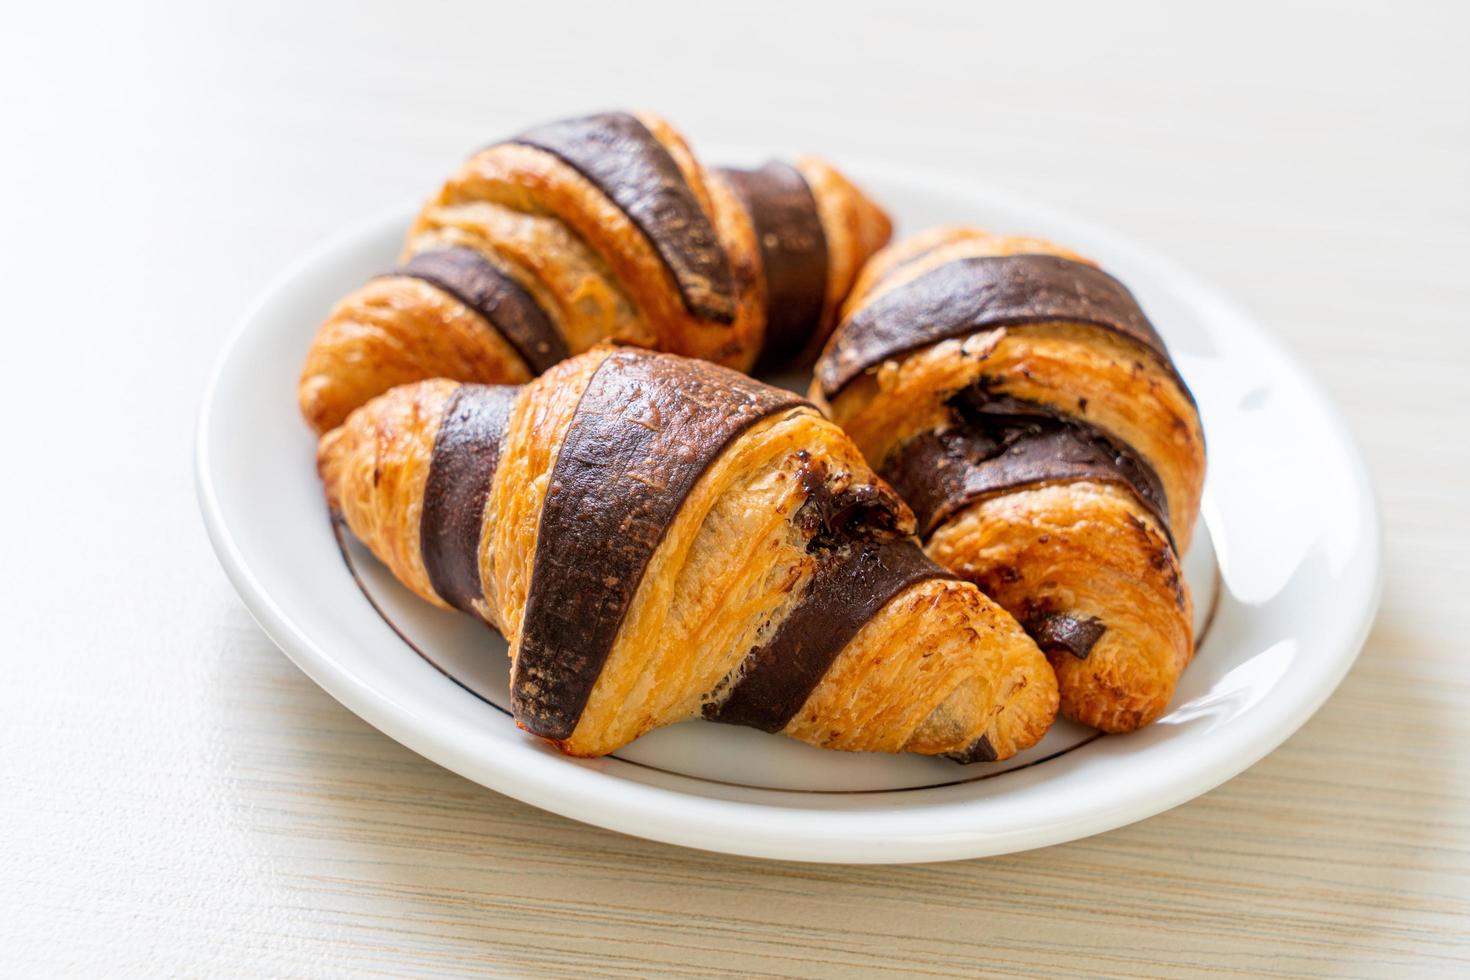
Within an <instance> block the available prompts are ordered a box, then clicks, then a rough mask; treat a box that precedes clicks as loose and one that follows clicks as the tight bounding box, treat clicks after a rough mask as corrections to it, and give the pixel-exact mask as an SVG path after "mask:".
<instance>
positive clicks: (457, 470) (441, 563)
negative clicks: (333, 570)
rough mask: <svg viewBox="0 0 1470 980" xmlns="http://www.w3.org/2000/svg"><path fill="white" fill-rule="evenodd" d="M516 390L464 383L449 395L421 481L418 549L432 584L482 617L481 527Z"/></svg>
mask: <svg viewBox="0 0 1470 980" xmlns="http://www.w3.org/2000/svg"><path fill="white" fill-rule="evenodd" d="M519 391H520V389H519V388H517V387H515V386H512V385H461V386H460V387H459V388H458V389H456V390H455V392H454V394H453V395H451V396H450V398H449V404H448V405H447V406H445V409H444V417H443V420H442V421H441V422H440V423H439V433H438V435H436V436H435V437H434V453H433V455H432V456H431V457H430V460H429V478H428V482H427V483H426V484H425V486H424V509H423V514H422V516H420V518H419V548H420V550H421V552H422V553H423V556H424V570H425V571H426V572H428V574H429V584H430V585H432V586H433V587H434V591H435V592H436V593H438V594H439V598H441V599H443V600H444V601H445V602H447V603H449V604H450V605H451V606H453V607H454V608H456V609H459V610H462V611H464V612H467V613H470V614H472V615H479V612H478V611H477V610H476V609H475V606H474V604H475V602H477V601H480V600H483V599H484V598H485V592H484V586H483V585H482V584H481V581H480V532H481V530H482V529H483V527H484V524H485V500H486V497H487V496H488V495H489V493H490V482H491V481H492V480H493V479H494V478H495V467H496V466H497V465H498V464H499V462H500V443H501V440H502V439H504V437H505V428H506V425H507V423H508V422H509V421H510V412H511V409H512V408H513V407H514V406H515V400H516V395H517V393H518V392H519Z"/></svg>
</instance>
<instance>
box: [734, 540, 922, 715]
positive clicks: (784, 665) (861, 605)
mask: <svg viewBox="0 0 1470 980" xmlns="http://www.w3.org/2000/svg"><path fill="white" fill-rule="evenodd" d="M949 577H951V576H950V574H949V573H948V572H946V571H945V570H944V569H942V568H940V567H939V566H938V565H936V564H934V563H933V562H932V561H930V560H929V559H928V558H927V557H925V555H924V552H923V551H921V550H919V547H918V546H917V545H916V544H914V542H913V541H912V540H911V539H909V538H879V539H875V540H867V541H861V542H858V543H856V544H853V545H852V546H850V547H847V548H845V549H842V551H840V552H839V553H837V554H836V555H835V556H834V557H832V558H831V559H829V560H826V561H823V562H820V563H819V564H818V565H817V570H816V574H814V575H813V576H812V578H811V580H810V583H809V584H808V586H807V589H806V592H805V593H804V594H803V595H802V598H801V601H800V603H798V604H797V606H796V608H795V609H793V610H792V611H791V614H790V615H789V616H787V617H786V619H785V620H784V621H783V622H782V623H781V625H780V626H779V627H777V629H776V632H775V635H773V636H772V637H771V638H770V639H769V640H768V641H767V642H766V643H765V644H764V645H763V646H760V647H757V648H756V649H754V650H752V651H751V652H750V654H749V655H748V656H747V657H746V659H745V664H744V672H743V674H742V675H741V678H740V680H739V681H738V682H737V683H736V684H735V686H734V688H733V689H732V690H731V691H730V696H729V697H728V698H726V699H725V702H724V703H723V704H721V705H718V706H711V707H709V708H707V709H706V711H705V717H707V718H709V719H710V720H712V721H720V722H726V723H728V724H732V725H749V726H750V727H752V728H759V729H761V730H763V731H767V732H778V731H780V730H781V729H783V728H785V727H786V725H787V723H788V722H790V721H791V719H792V718H794V717H796V713H797V712H798V711H800V710H801V706H802V705H803V704H805V703H806V700H807V698H809V697H810V696H811V693H812V691H813V690H815V689H816V686H817V684H818V683H820V682H821V680H822V677H823V676H824V675H825V674H826V673H827V669H828V668H829V667H831V666H832V662H833V661H834V660H836V659H837V656H838V654H840V653H841V652H842V650H843V648H845V647H846V646H847V644H848V643H850V642H851V641H852V638H853V637H854V636H856V635H857V634H858V631H859V630H861V629H862V628H863V625H864V624H865V623H867V622H868V620H870V619H872V618H873V617H874V616H875V615H877V613H878V611H879V610H880V609H882V608H883V607H884V606H885V605H887V604H888V602H889V600H891V599H892V598H893V597H894V596H896V595H898V594H899V593H900V592H902V591H903V590H904V589H906V588H907V587H908V586H910V585H912V584H914V583H915V582H922V581H924V580H926V579H931V578H949Z"/></svg>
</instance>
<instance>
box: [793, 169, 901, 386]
mask: <svg viewBox="0 0 1470 980" xmlns="http://www.w3.org/2000/svg"><path fill="white" fill-rule="evenodd" d="M795 166H796V169H797V171H799V172H800V173H801V175H802V177H803V178H804V179H805V180H806V182H807V186H808V187H810V188H811V191H812V197H814V198H815V199H816V202H817V216H818V217H819V218H820V219H821V222H822V232H823V233H824V234H825V235H826V236H827V301H826V304H825V306H824V309H823V312H822V323H821V326H820V328H819V329H818V330H817V331H816V332H815V333H814V334H813V335H812V339H811V342H810V343H808V345H807V346H806V349H805V350H803V351H802V352H801V354H799V355H798V356H797V357H796V358H795V359H794V363H797V364H804V363H806V362H808V361H810V360H811V359H812V358H814V357H815V356H816V355H817V352H818V351H820V350H821V349H822V345H823V344H824V343H826V341H827V337H828V336H829V335H830V334H831V333H832V328H833V327H834V326H836V325H837V316H838V314H839V313H840V312H841V310H842V301H843V300H844V299H846V298H847V295H848V293H849V291H850V290H851V289H852V288H853V286H854V285H855V284H856V282H857V279H858V276H859V274H860V273H861V272H862V270H863V266H864V263H866V262H867V261H868V259H869V258H871V257H872V256H873V254H874V253H876V252H877V251H878V250H879V249H881V248H882V247H883V246H884V245H887V244H888V239H889V238H890V237H891V236H892V234H893V222H892V221H890V220H889V217H888V215H887V213H885V212H884V211H883V209H882V208H880V207H878V205H877V204H875V203H873V201H872V199H871V198H869V197H868V196H867V195H866V194H864V193H863V192H862V191H861V190H859V189H858V188H857V186H856V185H855V184H853V183H852V181H850V180H848V179H847V177H846V176H844V175H843V174H842V173H841V172H840V171H838V170H837V168H836V167H834V166H832V165H831V164H830V163H828V162H827V161H826V160H823V159H822V158H821V157H815V156H804V157H801V158H800V159H798V160H797V161H796V164H795Z"/></svg>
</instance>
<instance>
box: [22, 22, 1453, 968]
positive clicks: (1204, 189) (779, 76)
mask: <svg viewBox="0 0 1470 980" xmlns="http://www.w3.org/2000/svg"><path fill="white" fill-rule="evenodd" d="M794 6H795V5H791V4H786V3H781V2H764V0H762V2H746V3H742V4H739V5H729V6H728V7H726V9H724V10H721V11H715V10H713V9H703V10H701V11H694V10H689V9H684V7H683V6H674V5H669V6H658V7H642V8H638V9H636V10H635V9H632V8H628V9H624V8H623V7H621V6H618V5H607V6H606V7H605V8H604V7H603V6H602V5H592V4H589V5H586V6H584V7H563V6H561V5H559V4H549V3H538V4H527V5H523V7H522V9H518V10H513V11H512V10H505V9H500V8H501V5H490V4H464V5H460V6H455V5H451V4H448V3H422V4H395V3H389V2H387V0H375V2H372V3H359V4H346V3H342V4H340V5H330V6H317V5H312V4H309V3H303V2H301V0H293V2H285V0H261V2H257V3H254V4H251V5H248V6H242V7H241V8H240V9H239V10H238V11H236V12H234V13H226V12H224V11H223V10H214V9H212V7H211V6H210V5H200V4H183V3H180V4H175V5H171V6H169V7H163V6H158V5H155V6H148V7H145V8H144V9H136V8H128V7H125V6H122V5H111V6H102V5H97V6H96V7H95V8H93V9H77V8H75V7H71V8H64V7H62V6H60V5H43V4H28V5H23V6H20V7H18V8H17V9H7V13H6V15H5V21H6V23H5V29H4V30H3V31H0V80H3V82H4V87H5V90H6V92H7V98H5V99H4V100H0V122H3V124H4V125H3V131H4V133H5V147H6V148H5V150H4V152H3V154H0V176H3V178H4V179H3V180H0V202H3V207H0V214H3V215H4V217H5V228H6V233H5V234H4V236H3V239H0V257H3V261H0V269H3V273H0V277H3V279H0V281H3V284H4V301H3V306H0V310H3V314H0V317H3V319H0V324H3V325H0V338H3V340H0V357H3V361H0V363H3V364H4V366H5V371H4V374H5V383H4V385H3V387H0V404H3V406H4V412H3V418H4V420H5V423H6V432H5V439H4V442H3V447H4V449H3V452H4V456H3V458H4V466H3V476H0V503H3V505H4V509H3V511H0V513H4V515H5V523H4V531H3V535H0V542H3V545H0V559H3V560H0V609H3V613H4V614H3V621H0V974H10V975H18V976H36V975H50V974H66V973H70V974H82V975H88V976H104V975H105V976H115V975H119V974H128V973H133V974H138V973H148V974H173V973H185V974H205V973H216V974H225V975H242V974H243V975H276V974H289V975H317V974H363V973H394V974H405V973H413V974H459V973H470V972H498V973H509V974H530V975H585V976H593V975H596V976H600V975H617V976H623V975H630V976H631V975H655V974H669V975H682V976H695V975H698V976H704V975H709V976H715V975H739V976H777V975H781V976H785V975H812V976H835V975H845V974H855V973H857V974H860V973H868V972H875V971H878V970H880V969H893V970H900V971H904V972H911V973H914V974H924V975H943V976H969V975H975V974H1015V975H1037V974H1059V975H1060V974H1066V975H1078V974H1087V975H1091V974H1112V973H1117V974H1126V975H1143V974H1147V975H1155V974H1185V973H1194V972H1200V971H1219V972H1228V973H1239V974H1250V975H1287V974H1292V975H1296V974H1333V975H1355V976H1356V975H1374V976H1404V975H1407V974H1416V975H1417V974H1444V975H1451V974H1456V973H1458V974H1461V975H1464V974H1465V973H1466V972H1470V644H1467V641H1466V639H1465V637H1466V635H1467V633H1470V599H1467V587H1466V581H1467V579H1470V533H1467V532H1470V517H1467V509H1470V508H1467V507H1466V504H1465V502H1464V487H1465V486H1466V482H1467V478H1470V467H1467V465H1466V462H1465V453H1466V443H1467V440H1466V436H1465V427H1466V424H1467V423H1470V413H1467V411H1466V408H1465V399H1466V395H1467V392H1466V389H1467V387H1470V383H1467V381H1466V380H1465V379H1466V373H1467V368H1470V313H1467V310H1470V272H1467V269H1470V60H1467V58H1466V55H1465V39H1466V37H1467V36H1470V14H1467V8H1466V7H1465V6H1464V5H1449V4H1446V5H1444V6H1442V7H1433V6H1428V5H1416V4H1394V5H1382V6H1380V7H1376V8H1374V9H1370V10H1364V11H1353V10H1351V9H1348V8H1345V7H1344V6H1343V5H1337V4H1334V5H1326V4H1323V5H1308V6H1302V5H1297V4H1282V3H1279V2H1271V3H1243V4H1231V5H1228V6H1218V5H1217V6H1214V7H1212V8H1210V9H1211V10H1212V11H1213V12H1212V13H1208V14H1205V13H1189V12H1186V11H1184V10H1183V9H1181V6H1182V5H1177V6H1176V5H1167V4H1159V5H1152V6H1147V7H1129V6H1126V5H1125V6H1123V7H1121V8H1120V7H1119V6H1118V5H1113V4H1109V5H1102V4H1096V5H1092V4H1088V5H1082V4H1078V5H1075V6H1068V7H1066V8H1063V9H1059V8H1057V7H1054V6H1051V5H1047V6H1046V7H1045V9H1040V5H1038V8H1037V9H1032V8H1030V7H1028V6H1026V5H1020V4H1011V5H1005V6H1003V7H999V6H996V7H989V6H987V7H986V8H984V9H982V8H980V7H979V6H978V5H977V6H974V7H968V6H967V7H965V8H961V7H959V6H958V5H956V6H953V7H948V8H942V7H939V6H930V5H928V4H925V3H908V4H899V5H894V4H857V3H848V4H845V5H843V6H842V7H840V8H839V7H833V8H830V9H829V11H828V12H827V13H826V14H825V15H824V16H817V15H816V14H815V13H812V14H802V15H798V14H797V13H795V12H793V8H794ZM48 7H49V9H48ZM1103 8H1106V11H1104V9H1103ZM616 105H635V106H649V107H654V108H657V109H659V110H661V111H663V112H664V113H666V114H668V115H669V116H670V117H672V118H673V119H674V120H676V121H677V122H679V123H680V124H681V125H682V126H683V127H684V128H685V129H686V130H687V131H688V132H690V133H691V135H692V136H693V138H694V139H695V140H696V141H697V142H704V143H727V144H728V143H770V144H787V145H802V146H810V147H813V148H816V149H820V150H822V151H824V152H826V153H828V154H831V155H833V156H835V157H836V158H838V159H839V160H840V159H841V158H842V156H843V155H844V154H860V155H864V156H873V157H880V158H889V159H895V160H900V161H908V162H915V163H920V164H924V165H928V166H936V167H941V168H945V169H950V170H956V171H960V172H965V173H973V174H976V175H979V176H983V177H984V178H985V179H987V180H991V181H994V182H997V183H1000V184H1004V185H1009V186H1011V187H1014V188H1016V189H1018V190H1021V191H1024V192H1027V193H1029V194H1031V195H1034V196H1038V197H1042V198H1046V199H1049V200H1051V201H1054V202H1055V203H1056V204H1057V205H1059V206H1061V207H1064V208H1067V209H1070V210H1072V211H1075V212H1078V213H1081V214H1083V215H1085V216H1087V217H1089V218H1092V219H1094V220H1097V221H1101V222H1104V223H1107V224H1109V225H1112V226H1114V227H1116V228H1118V229H1120V230H1122V231H1123V232H1125V233H1127V234H1129V235H1131V236H1133V237H1135V238H1136V239H1138V240H1140V241H1142V242H1143V243H1145V244H1146V245H1148V246H1150V247H1152V248H1154V249H1157V250H1159V251H1162V252H1165V253H1167V254H1169V255H1171V256H1173V257H1174V258H1176V259H1177V260H1179V261H1181V262H1182V263H1183V264H1184V265H1186V266H1188V267H1190V268H1191V269H1193V270H1194V271H1196V272H1198V273H1200V274H1201V275H1203V276H1204V277H1206V278H1208V279H1211V280H1213V281H1214V282H1215V283H1217V284H1218V285H1220V286H1221V287H1222V288H1223V289H1225V290H1226V291H1227V292H1228V293H1230V294H1231V295H1233V296H1234V297H1235V298H1236V299H1237V300H1238V301H1239V302H1240V303H1241V304H1242V305H1243V306H1244V307H1245V308H1247V309H1248V310H1250V311H1252V312H1253V313H1254V314H1256V315H1257V316H1259V317H1260V318H1261V319H1262V320H1263V321H1264V322H1266V323H1267V324H1269V325H1270V326H1271V327H1272V328H1273V329H1274V330H1275V331H1276V332H1277V333H1278V334H1279V335H1280V336H1281V337H1282V338H1283V340H1284V341H1285V342H1286V343H1287V344H1289V345H1290V346H1291V347H1292V348H1293V349H1294V350H1295V351H1296V353H1297V354H1298V355H1299V356H1300V357H1301V359H1302V360H1303V361H1304V362H1305V363H1306V364H1308V365H1309V366H1310V369H1311V370H1312V371H1313V372H1314V373H1315V374H1316V375H1317V376H1318V377H1319V378H1320V379H1322V380H1323V381H1324V382H1325V383H1326V385H1327V387H1328V388H1329V389H1330V390H1331V392H1332V394H1333V396H1334V397H1335V398H1336V400H1337V402H1338V403H1339V404H1340V405H1341V406H1342V408H1343V409H1344V411H1345V413H1346V414H1347V416H1348V418H1349V420H1350V421H1351V423H1352V425H1353V427H1354V429H1355V431H1356V433H1357V435H1358V438H1359V439H1360V440H1361V443H1362V446H1363V449H1364V451H1365V453H1366V455H1367V457H1368V460H1369V462H1370V464H1371V466H1372V468H1373V472H1374V475H1375V479H1376V481H1377V485H1378V489H1379V493H1380V495H1381V499H1382V503H1383V510H1384V518H1385V529H1386V544H1387V549H1386V556H1387V557H1386V562H1387V568H1386V571H1387V586H1386V591H1385V594H1384V601H1383V607H1382V612H1381V613H1380V615H1379V617H1378V622H1377V626H1376V628H1375V629H1374V631H1373V634H1372V636H1371V638H1370V639H1369V641H1368V645H1367V647H1366V649H1365V650H1364V652H1363V655H1362V658H1361V660H1360V661H1359V663H1358V665H1357V667H1356V668H1355V669H1354V670H1353V672H1352V673H1351V675H1350V676H1349V677H1348V678H1347V680H1346V681H1345V682H1344V684H1343V685H1342V687H1341V689H1340V690H1339V691H1338V692H1337V694H1336V695H1335V696H1334V697H1333V698H1332V699H1331V701H1330V702H1329V703H1328V704H1327V706H1326V707H1325V708H1323V709H1322V711H1321V712H1320V713H1319V714H1318V715H1317V716H1316V717H1315V718H1313V719H1312V720H1311V721H1310V722H1308V723H1307V724H1306V725H1305V727H1304V728H1303V729H1302V730H1301V732H1300V733H1299V734H1297V735H1296V736H1295V737H1294V738H1292V739H1291V740H1290V741H1289V742H1287V744H1286V745H1285V746H1283V747H1282V748H1281V749H1280V750H1279V751H1277V752H1276V753H1275V754H1274V755H1272V756H1270V757H1269V758H1268V759H1266V760H1265V761H1264V762H1262V763H1260V764H1259V765H1257V766H1255V767H1254V768H1252V769H1251V770H1250V771H1248V772H1247V773H1245V774H1244V775H1242V776H1240V777H1239V778H1237V779H1235V780H1233V781H1231V782H1230V783H1228V784H1226V785H1225V786H1223V787H1221V788H1219V789H1217V790H1215V791H1214V792H1212V793H1209V794H1207V795H1206V796H1204V797H1202V798H1200V799H1198V800H1196V801H1194V802H1192V803H1189V804H1187V805H1185V806H1182V807H1179V808H1178V809H1176V810H1174V811H1172V812H1170V813H1166V814H1164V815H1162V816H1158V817H1155V818H1153V819H1151V820H1147V821H1145V822H1143V823H1140V824H1137V825H1135V826H1132V827H1129V828H1126V829H1123V830H1119V831H1115V832H1113V833H1109V834H1105V835H1102V836H1100V837H1096V838H1093V839H1091V840H1085V841H1080V842H1077V843H1073V844H1069V845H1065V846H1060V847H1054V848H1050V849H1047V850H1043V851H1038V852H1033V853H1028V854H1018V855H1013V856H1009V857H1002V858H995V859H990V860H984V861H972V862H965V863H955V864H946V865H930V866H920V867H895V868H883V867H818V866H802V865H795V864H776V863H766V862H761V861H752V860H738V859H733V858H726V857H720V856H716V855H712V854H703V853H696V852H692V851H685V850H679V849H676V848H672V847H666V846H662V845H657V844H651V843H646V842H643V841H640V840H635V839H632V838H629V837H623V836H619V835H617V834H613V833H609V832H605V831H601V830H595V829H592V828H589V827H585V826H582V825H579V824H576V823H573V822H571V821H569V820H565V819H561V818H559V817H554V816H549V815H547V814H545V813H541V812H539V811H537V810H534V809H532V808H530V807H528V806H525V805H523V804H520V803H517V802H515V801H513V800H510V799H508V798H506V797H503V796H499V795H497V794H495V793H493V792H490V791H489V790H485V789H481V788H480V787H478V786H475V785H473V784H471V783H469V782H466V781H465V780H463V779H460V778H458V777H456V776H453V775H451V774H449V773H448V772H445V771H443V770H441V769H439V768H437V767H435V766H434V765H432V764H430V763H428V762H426V761H424V760H423V759H421V758H419V757H417V756H415V755H414V754H413V753H411V752H409V751H408V750H407V749H404V748H402V747H400V746H399V745H397V744H395V743H393V742H392V741H390V740H388V739H387V738H385V737H383V736H382V735H380V734H378V733H377V732H376V731H374V730H373V729H371V728H370V727H369V726H368V725H366V724H365V723H363V722H362V721H360V720H358V719H357V718H356V717H355V716H353V715H351V714H350V713H348V712H347V711H346V710H345V709H343V708H342V707H340V706H339V705H337V704H336V703H335V702H334V701H333V700H332V699H331V698H329V697H328V696H327V695H326V694H324V693H323V692H322V691H320V690H319V689H317V688H316V687H315V686H314V685H313V684H312V683H311V682H310V681H309V680H307V679H306V677H305V676H303V675H302V674H301V673H300V672H299V671H298V670H297V669H296V668H295V667H293V666H292V665H291V664H290V662H289V661H287V660H286V658H285V657H284V656H282V655H281V654H280V653H278V652H277V651H276V650H275V648H274V647H273V646H272V645H271V643H270V641H269V640H267V639H266V637H265V636H264V635H263V634H262V633H261V632H260V631H259V630H258V629H257V628H256V627H255V626H254V625H253V623H252V622H251V620H250V618H249V616H248V615H247V614H246V612H245V610H244V608H243V607H242V605H241V604H240V602H239V601H238V600H237V599H236V598H235V596H234V594H233V593H232V591H231V590H230V587H229V585H228V584H227V582H226V580H225V578H224V576H223V574H222V573H221V572H220V571H219V569H218V567H217V565H216V564H215V561H214V558H213V556H212V555H211V553H210V551H209V548H208V545H207V544H206V542H205V538H204V534H203V532H202V530H201V527H200V523H199V520H198V517H197V513H196V509H195V505H194V501H193V487H192V482H191V436H192V430H193V425H194V418H195V412H196V408H197V405H198V401H199V398H200V395H201V392H202V386H203V383H204V379H205V376H206V372H207V370H208V367H209V365H210V363H211V361H212V359H213V357H214V355H215V353H216V351H217V350H218V348H219V346H220V344H221V341H222V339H223V338H224V336H225V334H226V333H227V331H228V330H229V329H230V328H231V325H232V323H233V322H234V321H235V320H236V318H237V317H238V316H239V315H240V314H241V313H242V312H243V311H244V310H245V308H246V307H247V305H248V303H249V301H250V300H251V298H252V297H253V296H255V295H256V294H258V293H259V292H260V291H261V290H262V289H263V288H264V287H265V286H266V284H267V283H268V282H269V280H270V279H271V278H272V277H273V276H274V275H275V273H276V272H277V271H278V270H280V269H281V268H282V267H283V266H284V265H285V264H287V263H288V262H290V261H291V260H293V259H294V258H295V257H297V256H298V255H299V254H300V253H301V252H302V251H303V250H304V249H306V248H307V247H309V246H310V245H312V244H313V243H315V242H316V241H318V240H319V239H321V238H323V237H324V236H326V235H328V234H330V233H332V232H335V231H336V230H338V229H339V228H341V227H342V226H344V225H346V224H348V223H351V222H353V221H355V220H357V219H358V218H359V217H361V216H362V215H364V214H366V213H371V212H376V211H379V210H381V209H384V208H386V207H389V206H395V205H399V204H401V203H403V202H406V201H411V200H413V199H416V198H418V197H421V196H423V195H424V194H426V193H427V192H428V191H429V190H430V189H431V188H432V187H433V186H434V185H435V183H436V182H437V181H438V180H439V179H440V178H441V176H442V175H443V174H444V173H445V172H446V170H447V168H448V167H449V166H450V165H451V164H452V163H453V162H455V161H456V160H458V159H459V158H460V157H461V156H462V154H463V153H464V152H466V151H467V150H469V149H471V148H474V147H476V146H479V145H482V144H483V143H485V142H487V141H488V140H490V139H491V138H493V137H495V136H497V135H500V134H503V133H505V132H507V131H509V130H510V129H511V128H512V127H515V126H519V125H522V124H525V123H528V122H531V121H535V120H538V119H542V118H550V117H556V116H558V115H564V114H568V113H572V112H577V111H583V110H588V109H592V108H601V107H606V106H616ZM1315 489H1316V490H1317V492H1320V493H1323V494H1331V493H1333V488H1332V487H1330V486H1323V487H1320V488H1315Z"/></svg>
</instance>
